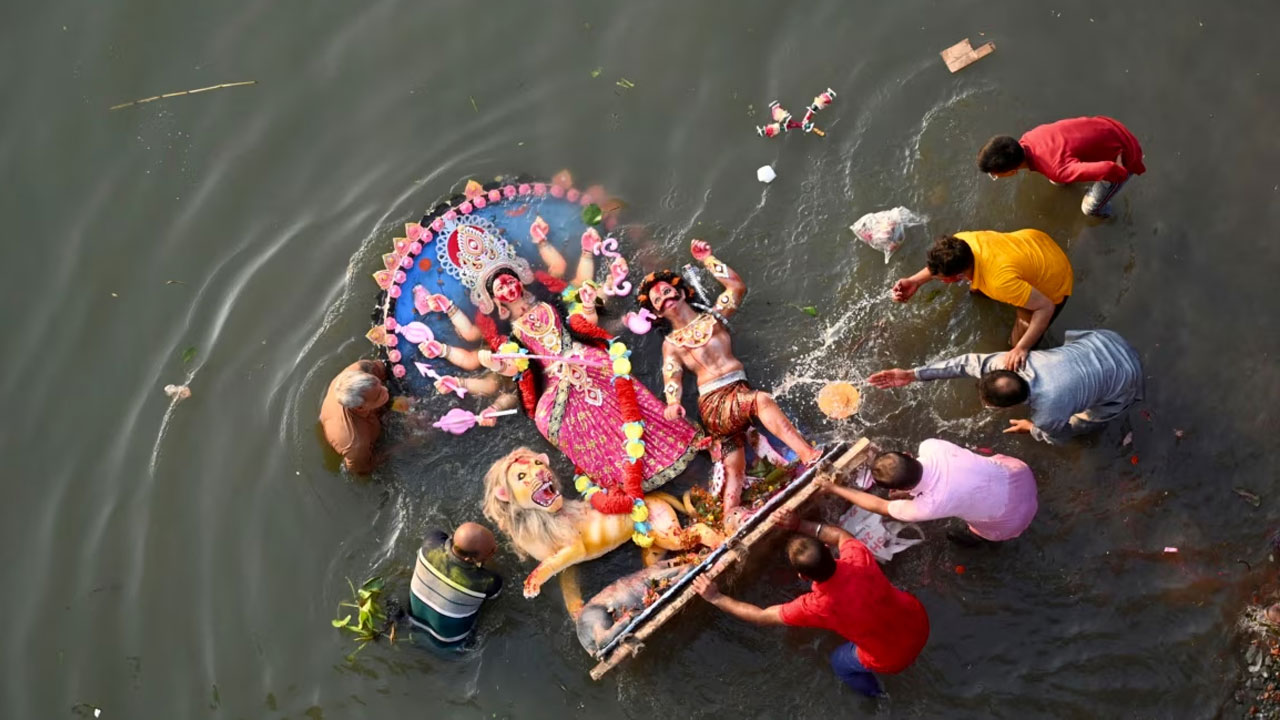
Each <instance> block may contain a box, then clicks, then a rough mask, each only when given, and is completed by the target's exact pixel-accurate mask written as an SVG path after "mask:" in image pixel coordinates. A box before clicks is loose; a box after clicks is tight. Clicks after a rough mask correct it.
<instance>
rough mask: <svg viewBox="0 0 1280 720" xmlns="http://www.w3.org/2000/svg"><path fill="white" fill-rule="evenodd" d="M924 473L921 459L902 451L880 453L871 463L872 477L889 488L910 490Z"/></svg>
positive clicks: (880, 484)
mask: <svg viewBox="0 0 1280 720" xmlns="http://www.w3.org/2000/svg"><path fill="white" fill-rule="evenodd" d="M923 475H924V466H923V465H921V464H920V461H919V460H917V459H915V458H913V457H911V456H910V455H904V454H903V453H900V452H887V453H880V454H879V455H877V456H876V459H875V460H874V461H873V462H872V463H871V478H872V479H873V480H875V481H876V484H877V485H879V486H880V487H882V488H887V489H889V490H910V489H911V488H913V487H915V486H916V485H918V484H920V478H921V477H922V476H923Z"/></svg>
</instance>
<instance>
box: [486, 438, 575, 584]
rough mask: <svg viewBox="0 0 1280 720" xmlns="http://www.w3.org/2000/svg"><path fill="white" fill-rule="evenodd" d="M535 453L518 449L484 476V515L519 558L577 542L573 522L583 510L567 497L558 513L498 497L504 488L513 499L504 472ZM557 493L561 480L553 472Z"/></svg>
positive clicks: (543, 555)
mask: <svg viewBox="0 0 1280 720" xmlns="http://www.w3.org/2000/svg"><path fill="white" fill-rule="evenodd" d="M537 455H538V453H535V452H534V451H533V450H530V449H529V448H527V447H518V448H516V449H515V450H512V451H511V452H509V453H507V455H506V457H503V458H502V459H501V460H498V461H497V462H495V463H494V464H493V465H491V466H490V467H489V470H488V472H486V473H485V475H484V505H483V510H484V516H485V517H487V518H489V520H490V521H491V522H493V524H495V525H497V526H498V529H499V530H501V531H502V532H504V533H506V534H507V537H509V538H511V541H512V542H513V543H514V544H515V548H516V553H517V554H518V555H520V557H528V556H530V555H532V556H533V557H535V558H536V559H538V560H541V559H543V558H545V557H546V556H548V555H551V554H552V553H554V552H555V551H556V550H558V549H560V548H562V547H564V546H565V545H568V544H570V543H573V542H576V541H577V540H578V535H579V534H578V528H577V527H576V526H575V525H574V519H575V518H576V517H577V515H578V514H579V513H580V512H581V511H582V503H580V502H578V501H572V500H569V499H568V498H566V499H565V501H564V506H563V507H562V508H561V509H560V512H558V513H552V512H548V511H545V510H536V509H532V508H524V507H520V506H518V505H516V504H515V503H511V502H506V501H504V500H501V499H499V498H498V488H499V487H502V488H505V489H506V491H507V497H512V498H513V497H515V494H514V493H513V492H512V489H511V485H510V484H509V483H508V482H507V470H508V469H509V468H510V467H511V465H512V464H513V463H516V462H520V461H529V460H532V459H533V458H535V457H537ZM552 477H553V480H552V482H553V483H554V484H555V487H556V490H557V491H560V490H561V486H560V478H559V477H558V476H556V475H555V473H552Z"/></svg>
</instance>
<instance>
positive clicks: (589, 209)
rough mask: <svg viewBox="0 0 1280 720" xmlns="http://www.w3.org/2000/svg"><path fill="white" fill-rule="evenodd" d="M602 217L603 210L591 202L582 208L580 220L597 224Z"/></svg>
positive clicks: (589, 223)
mask: <svg viewBox="0 0 1280 720" xmlns="http://www.w3.org/2000/svg"><path fill="white" fill-rule="evenodd" d="M602 219H604V211H603V210H601V209H600V206H599V205H597V204H595V203H591V204H590V205H588V206H586V207H584V208H582V222H584V223H586V224H588V225H599V224H600V221H601V220H602Z"/></svg>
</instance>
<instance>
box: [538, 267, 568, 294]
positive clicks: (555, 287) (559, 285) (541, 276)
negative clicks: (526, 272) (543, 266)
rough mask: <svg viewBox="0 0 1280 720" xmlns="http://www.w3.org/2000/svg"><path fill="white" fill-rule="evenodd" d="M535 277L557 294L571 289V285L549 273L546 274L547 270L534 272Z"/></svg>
mask: <svg viewBox="0 0 1280 720" xmlns="http://www.w3.org/2000/svg"><path fill="white" fill-rule="evenodd" d="M533 277H534V279H535V280H537V281H538V282H540V283H542V286H543V287H545V288H546V289H548V290H550V291H551V292H553V293H556V294H559V293H562V292H564V289H565V288H567V287H569V283H567V282H565V281H564V280H561V279H560V278H558V277H556V276H555V275H552V274H551V273H549V272H546V271H545V270H534V271H533Z"/></svg>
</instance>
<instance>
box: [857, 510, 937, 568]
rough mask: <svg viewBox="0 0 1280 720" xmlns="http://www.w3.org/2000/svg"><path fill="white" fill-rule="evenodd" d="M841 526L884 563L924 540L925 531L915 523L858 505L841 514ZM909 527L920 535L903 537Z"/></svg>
mask: <svg viewBox="0 0 1280 720" xmlns="http://www.w3.org/2000/svg"><path fill="white" fill-rule="evenodd" d="M840 527H842V528H844V529H845V530H846V531H848V532H849V534H851V535H853V536H854V537H856V538H858V540H859V541H861V542H862V544H863V545H866V546H867V549H868V550H870V551H871V554H872V555H875V556H876V560H879V561H880V562H882V563H884V562H889V560H890V559H892V558H893V556H894V555H897V554H898V553H900V552H902V551H903V550H906V549H907V548H909V547H911V546H912V545H919V544H920V543H922V542H924V533H923V532H921V530H920V528H919V526H917V525H915V524H914V523H910V524H908V523H902V522H898V521H897V520H890V519H888V518H886V517H884V516H883V515H878V514H876V513H873V512H871V511H870V510H863V509H862V508H860V507H858V506H857V505H853V506H851V507H850V508H849V511H848V512H846V513H845V514H844V515H842V516H840ZM908 528H909V529H911V530H912V531H914V532H915V534H916V535H918V536H919V537H914V538H911V537H902V535H901V533H902V531H903V530H904V529H908Z"/></svg>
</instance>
